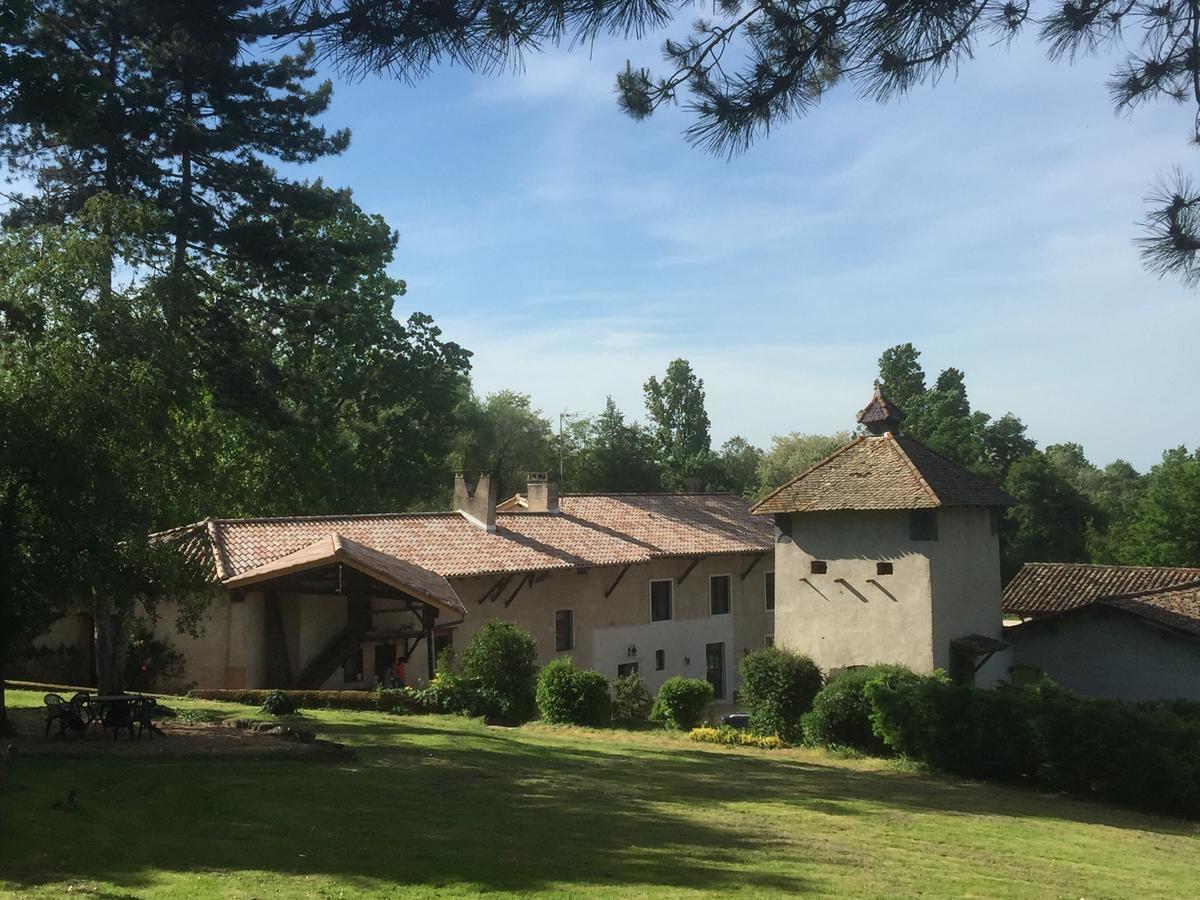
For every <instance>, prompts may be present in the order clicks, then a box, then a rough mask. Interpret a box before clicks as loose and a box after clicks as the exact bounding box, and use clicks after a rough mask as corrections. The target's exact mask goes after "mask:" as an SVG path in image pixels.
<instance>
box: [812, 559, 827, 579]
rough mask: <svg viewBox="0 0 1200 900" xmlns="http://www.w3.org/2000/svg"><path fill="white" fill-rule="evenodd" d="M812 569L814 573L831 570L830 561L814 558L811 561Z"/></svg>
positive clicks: (823, 572)
mask: <svg viewBox="0 0 1200 900" xmlns="http://www.w3.org/2000/svg"><path fill="white" fill-rule="evenodd" d="M810 571H811V572H812V573H813V574H814V575H824V574H825V573H826V572H828V571H829V563H827V562H825V560H823V559H814V560H813V561H812V562H811V563H810Z"/></svg>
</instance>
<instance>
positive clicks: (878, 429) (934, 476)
mask: <svg viewBox="0 0 1200 900" xmlns="http://www.w3.org/2000/svg"><path fill="white" fill-rule="evenodd" d="M902 419H903V414H902V413H901V412H900V410H898V409H897V408H896V407H895V405H894V404H892V403H890V402H889V401H888V400H887V399H886V398H885V397H884V396H883V394H882V393H881V392H880V391H879V389H878V386H877V387H876V391H875V396H874V397H873V398H872V399H871V402H870V403H869V404H868V405H867V407H866V408H865V409H863V410H862V411H861V412H860V413H859V414H858V422H859V424H860V425H862V426H863V427H864V429H865V430H866V434H863V435H862V436H860V437H857V438H855V439H854V440H853V441H851V442H850V443H849V444H847V445H846V446H844V447H842V448H841V449H839V450H837V451H836V452H835V453H833V454H832V455H831V456H829V457H828V458H826V459H824V460H822V461H821V462H819V463H817V464H816V465H815V466H813V467H812V468H810V469H808V470H807V471H805V472H802V473H801V474H799V475H797V476H796V477H795V478H793V479H792V480H791V481H789V482H788V483H787V484H785V485H783V486H782V487H780V488H778V489H777V490H775V491H774V492H772V493H771V494H769V495H768V496H766V497H765V498H764V499H763V500H762V501H761V502H759V503H758V505H757V506H755V507H754V509H753V512H755V513H756V514H759V515H771V516H774V517H775V540H776V543H775V597H776V600H775V641H776V643H777V644H779V645H780V646H784V647H787V648H789V649H792V650H796V651H799V652H801V653H804V654H806V655H807V656H810V657H811V658H812V659H813V660H814V661H815V662H816V663H817V664H818V665H819V666H821V668H822V669H825V670H827V671H836V670H840V669H845V668H850V667H854V666H866V665H871V664H872V663H899V664H901V665H905V666H908V667H909V668H911V669H913V670H915V671H918V672H929V671H932V670H933V669H935V668H941V669H946V670H947V671H948V672H949V673H950V675H951V677H952V678H954V679H955V680H956V681H960V682H964V683H970V682H973V681H974V677H975V673H976V671H978V669H979V668H980V667H981V666H982V665H983V663H984V662H986V661H987V659H988V658H989V657H990V656H991V655H992V654H993V653H995V652H997V651H998V650H1001V649H1003V648H1004V645H1003V644H1002V643H1001V641H1000V636H1001V613H1000V594H1001V590H1000V545H999V539H998V537H997V534H996V523H997V521H998V517H997V515H996V514H997V512H998V510H999V508H1001V507H1005V506H1008V505H1010V504H1011V503H1012V500H1011V498H1009V496H1008V495H1007V494H1005V493H1004V492H1003V491H1001V490H999V489H998V488H995V487H993V486H992V485H990V484H989V483H988V482H986V481H984V480H983V479H982V478H980V477H979V476H977V475H975V474H974V473H972V472H969V471H967V470H966V469H964V468H963V467H961V466H959V465H958V464H956V463H954V462H951V461H950V460H948V459H946V458H945V457H943V456H941V455H939V454H937V453H935V452H934V451H933V450H930V449H929V448H928V447H926V446H925V445H924V444H922V443H921V442H920V441H918V440H916V439H915V438H912V437H909V436H908V435H904V434H901V432H900V423H901V421H902Z"/></svg>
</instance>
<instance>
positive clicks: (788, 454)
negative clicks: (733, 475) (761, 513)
mask: <svg viewBox="0 0 1200 900" xmlns="http://www.w3.org/2000/svg"><path fill="white" fill-rule="evenodd" d="M850 439H851V435H850V432H848V431H839V432H838V433H837V434H802V433H800V432H799V431H793V432H791V433H790V434H777V435H775V436H774V437H773V438H771V446H770V448H769V449H768V450H767V451H766V453H764V454H763V456H762V459H761V460H759V463H758V472H757V475H756V482H757V486H756V490H755V497H756V498H758V497H763V496H765V495H766V494H769V493H770V492H771V491H773V490H775V488H777V487H779V486H780V485H782V484H784V483H785V482H787V481H789V480H790V479H792V478H794V477H796V476H797V475H799V474H800V473H801V472H803V471H805V470H806V469H809V468H811V467H812V466H814V465H816V464H817V463H819V462H820V461H821V460H823V459H824V458H825V457H827V456H828V455H829V454H831V453H832V452H833V451H834V450H836V449H837V448H838V447H841V446H843V445H845V444H847V443H849V442H850Z"/></svg>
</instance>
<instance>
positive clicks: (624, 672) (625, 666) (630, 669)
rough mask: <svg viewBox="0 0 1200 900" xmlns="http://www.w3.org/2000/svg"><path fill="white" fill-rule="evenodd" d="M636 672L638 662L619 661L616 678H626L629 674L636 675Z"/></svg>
mask: <svg viewBox="0 0 1200 900" xmlns="http://www.w3.org/2000/svg"><path fill="white" fill-rule="evenodd" d="M637 673H638V664H637V663H621V664H620V665H619V666H617V677H618V678H626V677H628V676H630V675H636V674H637Z"/></svg>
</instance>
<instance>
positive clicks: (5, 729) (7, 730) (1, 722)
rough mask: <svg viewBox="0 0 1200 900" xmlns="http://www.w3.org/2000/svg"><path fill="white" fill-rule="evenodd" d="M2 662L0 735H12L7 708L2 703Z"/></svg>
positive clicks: (1, 669)
mask: <svg viewBox="0 0 1200 900" xmlns="http://www.w3.org/2000/svg"><path fill="white" fill-rule="evenodd" d="M4 668H5V666H4V660H2V659H0V735H3V734H12V733H13V726H12V723H11V722H9V721H8V706H6V705H5V702H4Z"/></svg>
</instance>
